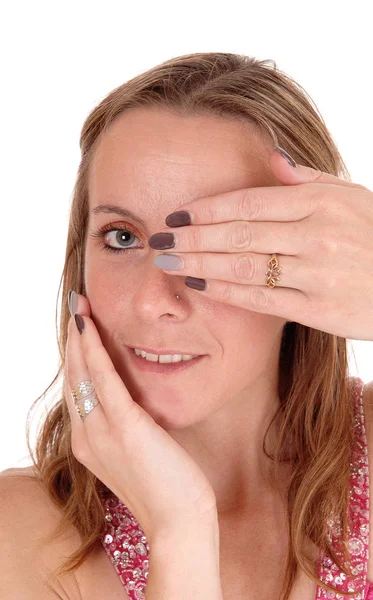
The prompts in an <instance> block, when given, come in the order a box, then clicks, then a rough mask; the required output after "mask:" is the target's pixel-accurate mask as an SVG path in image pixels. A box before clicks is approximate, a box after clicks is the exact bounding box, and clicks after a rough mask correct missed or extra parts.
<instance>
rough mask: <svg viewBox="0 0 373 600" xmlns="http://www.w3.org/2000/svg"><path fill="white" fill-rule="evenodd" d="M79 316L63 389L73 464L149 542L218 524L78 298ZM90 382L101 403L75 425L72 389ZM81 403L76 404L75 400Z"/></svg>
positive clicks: (198, 477) (188, 465) (179, 451)
mask: <svg viewBox="0 0 373 600" xmlns="http://www.w3.org/2000/svg"><path fill="white" fill-rule="evenodd" d="M77 299H78V306H77V308H76V312H77V313H78V314H80V315H81V316H82V317H83V318H84V331H83V332H82V334H80V333H79V331H78V328H77V326H76V323H75V319H74V318H73V317H72V318H71V319H70V321H69V326H68V340H67V348H66V363H65V379H64V391H65V399H66V402H67V406H68V409H69V413H70V418H71V446H72V452H73V454H74V456H75V458H76V459H77V460H78V461H79V462H80V463H82V464H83V465H84V466H85V467H87V469H89V470H90V471H91V472H92V473H94V475H96V477H98V479H100V480H101V481H102V482H103V483H104V484H105V485H106V486H107V487H108V488H109V489H110V490H111V491H112V492H113V493H114V494H115V495H116V496H117V497H118V498H119V499H120V500H122V502H123V503H124V504H125V505H126V506H127V507H128V508H129V510H130V511H131V512H132V514H133V515H134V516H135V518H136V519H137V521H138V522H139V524H140V525H141V527H142V529H143V531H144V533H145V535H146V536H147V537H148V539H149V540H150V539H151V538H152V536H153V535H155V534H158V533H162V532H166V531H168V530H176V529H177V528H178V527H180V526H182V527H184V528H185V526H188V523H189V524H193V525H194V526H195V525H196V524H197V525H198V524H201V523H207V524H208V523H209V522H211V523H215V522H217V512H216V497H215V494H214V491H213V488H212V486H211V484H210V483H209V481H208V479H207V478H206V476H205V474H204V473H203V471H202V470H201V469H200V467H199V466H198V465H197V464H196V463H195V462H194V460H193V459H192V458H191V457H190V455H189V454H188V453H187V452H186V451H185V450H184V449H183V448H182V447H181V446H180V445H179V444H178V443H177V442H176V441H175V440H174V439H173V438H172V437H171V436H170V435H169V434H168V433H167V432H166V431H165V430H164V429H163V428H162V427H160V426H159V425H158V424H157V423H156V422H155V421H154V419H153V418H152V417H151V416H150V415H149V414H148V413H147V412H146V411H145V410H144V409H143V408H141V406H139V405H138V404H137V403H136V402H134V401H133V399H132V398H131V396H130V394H129V392H128V390H127V388H126V386H125V385H124V383H123V380H122V379H121V377H120V376H119V374H118V373H117V371H116V370H115V368H114V365H113V363H112V361H111V359H110V357H109V354H108V353H107V351H106V349H105V347H104V346H103V344H102V341H101V338H100V336H99V333H98V331H97V328H96V326H95V324H94V322H93V320H92V319H91V318H90V315H91V311H90V305H89V302H88V300H87V298H86V297H85V296H83V295H81V294H78V295H77ZM86 380H90V381H92V382H93V385H94V387H95V391H96V395H97V397H98V399H99V401H100V404H99V405H98V406H96V407H95V408H93V410H92V411H91V412H90V413H89V414H88V415H86V416H85V419H84V422H83V421H82V420H81V419H80V417H79V415H78V413H77V410H76V407H75V405H74V400H73V398H72V395H71V390H72V389H73V388H74V387H76V386H77V385H78V383H80V382H82V381H86ZM80 404H81V402H80Z"/></svg>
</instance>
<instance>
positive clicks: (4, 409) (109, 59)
mask: <svg viewBox="0 0 373 600" xmlns="http://www.w3.org/2000/svg"><path fill="white" fill-rule="evenodd" d="M346 6H347V8H348V12H344V9H343V5H342V4H341V3H339V2H338V3H337V2H334V1H329V2H325V1H324V2H319V1H314V2H312V3H311V4H310V3H300V2H278V1H276V2H274V1H272V2H269V1H268V0H267V2H263V3H262V2H257V3H251V2H249V1H247V0H246V2H237V1H231V2H221V3H219V2H210V1H204V2H188V3H178V2H172V3H171V2H170V3H165V2H163V3H162V2H161V3H155V2H148V3H146V2H141V3H140V2H138V3H135V2H128V1H123V2H114V1H112V0H105V2H96V3H95V2H93V1H92V0H90V1H88V0H86V1H79V0H76V1H74V2H63V3H62V2H61V3H56V2H53V1H52V2H51V1H48V2H47V1H44V2H41V1H38V0H33V1H32V2H29V1H26V0H25V1H23V2H17V1H16V0H12V1H11V2H10V1H9V2H3V3H2V5H1V9H0V52H1V53H0V56H1V58H0V60H1V94H0V108H1V144H0V152H1V180H0V181H1V248H0V256H1V271H0V273H1V299H0V302H1V307H0V308H1V313H0V314H1V349H2V352H1V361H0V365H1V380H0V381H1V415H0V470H3V469H5V468H8V467H12V466H23V465H27V464H30V460H28V459H27V454H28V452H27V447H26V442H25V423H26V414H27V411H28V410H29V408H30V406H31V404H32V403H33V401H34V400H35V399H36V398H37V397H38V396H39V395H40V394H41V393H42V392H43V391H44V389H45V388H46V387H47V386H48V385H49V383H50V382H51V381H52V379H53V378H54V375H55V373H56V370H57V364H58V352H57V342H56V332H55V310H56V299H57V290H58V285H59V280H60V276H61V272H62V267H63V261H64V253H65V243H66V236H67V222H68V215H69V208H70V201H71V194H72V189H73V185H74V180H75V175H76V170H77V167H78V164H79V158H80V154H79V145H78V139H79V134H80V129H81V127H82V125H83V121H84V119H85V118H86V116H87V115H88V113H89V112H90V110H91V109H92V108H93V107H94V106H95V105H96V104H97V103H98V102H99V101H100V100H101V99H102V98H103V97H104V96H105V95H106V94H107V93H108V92H110V91H111V90H112V89H114V88H115V87H117V86H118V85H120V84H122V83H123V82H124V81H127V80H128V79H130V78H132V77H134V76H135V75H137V74H139V73H140V72H144V71H146V70H147V69H149V68H151V67H153V66H155V65H157V64H159V63H160V62H162V61H164V60H167V59H169V58H172V57H174V56H179V55H182V54H187V53H191V52H211V51H219V52H235V53H239V54H247V55H251V56H255V57H257V58H259V59H274V60H275V61H276V63H277V66H278V67H279V68H280V69H281V70H283V71H285V72H286V73H288V74H289V75H290V76H291V77H293V78H294V79H295V80H296V81H298V83H300V84H301V85H302V86H303V87H304V88H305V90H306V91H307V92H308V93H309V94H310V96H311V97H312V98H313V100H314V101H315V102H316V104H317V106H318V108H319V110H320V111H321V114H322V115H323V118H324V119H325V122H326V124H327V127H328V128H329V131H330V132H331V134H332V136H333V138H334V140H335V142H336V143H337V145H338V147H339V150H340V151H341V153H342V156H343V158H344V160H345V161H346V164H347V167H348V169H349V170H350V173H351V176H352V180H353V181H355V182H356V183H360V184H362V185H365V186H366V187H368V188H369V189H371V190H373V169H372V164H373V163H372V154H373V152H372V138H373V119H372V106H373V100H372V63H373V60H372V59H373V48H372V37H371V35H372V34H371V19H370V17H369V10H371V2H370V1H369V0H366V1H364V2H363V1H356V0H355V2H353V3H352V4H347V5H346ZM372 210H373V208H372ZM367 268H368V269H372V265H371V264H370V265H367ZM350 346H351V348H352V349H353V351H354V353H355V356H356V363H355V360H354V357H353V356H351V367H350V370H351V374H353V375H358V376H360V377H361V378H362V379H363V380H364V381H365V382H367V381H370V380H371V379H373V360H372V359H373V343H372V342H370V341H369V342H367V341H365V342H360V341H353V342H350ZM35 418H36V417H35Z"/></svg>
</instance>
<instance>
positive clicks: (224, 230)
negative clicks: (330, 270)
mask: <svg viewBox="0 0 373 600" xmlns="http://www.w3.org/2000/svg"><path fill="white" fill-rule="evenodd" d="M306 227H307V222H306V221H297V222H291V223H276V222H271V223H254V222H249V221H232V222H231V223H217V224H214V225H193V227H183V228H180V229H176V230H170V231H168V232H167V233H168V234H172V235H173V236H174V245H173V246H172V248H164V249H162V252H165V253H167V254H174V253H175V252H208V251H210V252H225V253H230V252H232V253H237V252H259V253H262V254H268V251H269V249H270V250H271V252H277V253H279V254H287V255H289V256H295V255H299V254H301V252H302V251H303V250H304V245H305V241H304V240H305V234H306V233H307V234H310V231H306ZM155 235H157V234H155ZM152 237H153V236H151V238H152ZM151 238H149V245H150V246H151V247H153V248H154V245H152V244H153V242H152V239H151ZM154 249H156V250H158V249H159V248H154ZM181 258H184V256H183V257H181ZM158 260H159V259H158ZM154 264H156V265H157V263H156V262H155V263H154ZM159 264H160V263H159Z"/></svg>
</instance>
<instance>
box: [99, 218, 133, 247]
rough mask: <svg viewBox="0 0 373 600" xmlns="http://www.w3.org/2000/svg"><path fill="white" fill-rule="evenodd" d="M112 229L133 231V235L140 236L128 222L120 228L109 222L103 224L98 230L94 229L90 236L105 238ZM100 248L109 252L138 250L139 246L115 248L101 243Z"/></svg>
mask: <svg viewBox="0 0 373 600" xmlns="http://www.w3.org/2000/svg"><path fill="white" fill-rule="evenodd" d="M111 231H128V232H129V233H132V235H134V236H135V237H138V236H137V235H136V233H135V232H134V231H133V230H132V229H131V227H130V226H129V225H128V224H127V223H126V225H125V227H124V228H119V227H113V225H111V224H108V225H103V226H102V227H99V229H97V231H92V232H91V234H90V237H92V238H100V239H102V238H104V237H105V234H106V233H108V232H111ZM100 247H101V248H100V249H101V250H106V251H107V252H115V253H117V252H126V251H127V250H137V248H113V247H112V246H108V245H107V244H105V243H104V244H100Z"/></svg>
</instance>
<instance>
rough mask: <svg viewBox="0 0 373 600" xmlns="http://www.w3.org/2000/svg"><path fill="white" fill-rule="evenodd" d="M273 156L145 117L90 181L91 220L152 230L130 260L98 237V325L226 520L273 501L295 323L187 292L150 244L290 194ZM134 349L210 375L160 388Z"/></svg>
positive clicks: (91, 255)
mask: <svg viewBox="0 0 373 600" xmlns="http://www.w3.org/2000/svg"><path fill="white" fill-rule="evenodd" d="M271 152H272V144H271V141H270V140H269V139H267V138H265V137H264V135H263V134H261V133H258V131H257V130H255V129H254V127H251V126H245V125H244V124H242V123H240V122H235V121H233V120H226V119H224V120H223V119H221V118H218V117H212V116H211V117H205V116H204V117H181V116H178V115H174V114H172V113H170V112H167V111H165V110H161V109H155V108H152V109H145V108H141V109H140V108H139V109H132V110H130V111H128V112H127V113H125V114H123V115H121V116H120V117H119V118H118V119H117V120H116V121H115V122H114V123H113V124H112V125H111V127H110V129H109V130H108V131H107V132H106V133H105V135H104V136H103V137H102V139H101V141H100V143H99V146H98V148H97V153H96V156H95V159H94V162H93V164H92V168H91V171H90V176H89V203H90V208H93V207H95V206H97V205H98V204H105V203H107V204H108V203H112V204H117V205H120V206H122V207H124V208H129V209H130V210H132V211H133V212H135V213H136V214H137V215H138V216H139V217H141V218H142V219H143V220H144V221H145V223H146V229H144V228H141V227H139V226H138V225H137V224H136V223H135V222H132V221H130V220H129V219H127V220H126V221H127V222H128V224H129V225H131V226H132V229H134V231H135V232H137V233H135V235H136V236H138V239H136V238H135V237H133V236H132V241H130V242H129V244H130V245H132V246H136V245H137V246H139V247H138V248H137V249H131V250H128V251H127V252H125V253H118V254H112V253H109V252H105V251H104V250H100V249H99V246H98V241H97V238H92V237H88V239H87V246H86V255H85V286H86V293H87V298H88V299H89V301H90V304H91V309H92V316H93V319H94V321H95V323H96V326H97V328H98V331H99V333H100V335H101V338H102V340H103V343H104V345H105V347H106V348H107V350H108V352H109V354H110V356H111V358H112V360H113V362H114V365H115V367H116V369H117V371H118V373H119V374H120V376H121V377H122V379H123V381H124V383H125V384H126V387H127V388H128V390H129V392H130V394H131V396H132V398H133V399H134V401H136V402H138V403H139V404H140V405H141V406H142V407H143V408H144V409H145V410H146V411H147V412H148V413H149V414H150V415H151V416H152V417H153V418H154V419H155V420H156V422H157V423H159V424H160V425H161V426H162V427H163V428H164V429H166V430H167V431H168V432H169V433H170V435H172V437H174V439H176V440H177V441H178V442H179V443H180V444H181V445H182V446H183V447H184V448H185V449H186V450H187V451H188V452H189V453H190V454H191V455H192V456H193V457H194V458H195V460H196V461H197V462H198V463H199V464H200V465H201V466H202V467H203V469H204V471H205V473H206V475H207V476H208V478H209V480H210V481H211V483H212V485H213V487H214V489H215V492H216V497H217V503H218V507H219V508H221V509H222V510H223V509H227V510H228V509H230V507H234V506H238V505H240V506H241V507H245V506H249V505H250V504H251V503H252V502H253V501H254V499H255V498H257V496H258V495H259V494H260V493H261V492H262V491H263V490H267V489H268V482H267V477H269V473H270V464H269V463H270V461H269V460H268V459H267V457H265V455H264V454H263V452H262V439H263V436H264V433H265V430H266V428H267V425H268V423H269V421H270V419H271V417H272V416H273V413H274V411H275V409H276V407H277V403H278V394H277V381H278V360H279V351H280V343H281V336H282V332H283V328H284V326H285V324H286V320H285V319H282V318H279V317H276V316H273V315H265V314H259V313H255V312H251V311H249V310H246V309H242V308H237V307H233V306H229V305H224V304H223V303H219V302H216V301H214V300H211V299H209V298H208V296H207V295H204V293H203V292H196V291H194V290H191V289H189V288H187V287H186V286H185V285H184V275H183V276H181V277H180V276H177V275H169V274H167V273H166V272H164V271H162V270H160V269H157V268H156V267H155V266H154V265H153V259H154V256H155V255H156V254H157V251H155V250H152V249H151V248H150V247H149V246H148V244H147V240H148V239H149V237H150V236H151V235H152V234H153V233H157V232H160V231H166V230H167V226H166V225H165V218H166V216H167V215H168V214H169V213H171V212H173V211H175V210H177V209H178V208H179V207H181V206H182V205H183V204H185V203H186V202H189V201H191V200H194V199H195V198H199V197H204V196H210V195H213V194H218V193H223V192H227V191H230V190H237V189H242V188H246V187H257V186H269V185H279V182H278V181H277V180H276V179H275V178H274V176H273V174H272V173H271V172H270V168H269V166H268V165H267V161H268V157H269V156H270V154H271ZM126 221H124V220H123V218H122V217H120V216H118V215H114V214H99V215H92V214H90V218H89V229H90V230H91V229H95V230H96V229H98V227H100V226H103V225H105V224H113V229H114V228H115V227H118V229H124V228H125V223H126ZM114 235H115V234H114ZM111 236H112V237H111V239H110V243H112V242H113V239H114V238H113V234H111ZM100 242H102V243H103V242H104V240H103V239H102V240H100ZM114 245H115V246H117V243H115V242H114ZM263 279H264V272H263ZM175 294H179V296H180V300H176V299H175ZM124 344H128V345H136V346H140V347H141V346H149V347H158V346H166V347H167V346H170V347H174V348H180V349H185V350H187V351H190V353H192V354H208V355H209V356H208V357H207V358H206V359H205V360H204V361H203V366H196V367H192V368H191V369H190V370H187V371H185V372H184V373H182V374H179V375H171V376H163V375H161V376H159V375H156V374H153V373H143V372H141V371H137V370H135V369H134V368H132V367H130V365H129V361H128V355H127V350H126V349H125V348H124V347H123V346H124ZM271 440H272V438H271V436H269V437H268V443H270V442H271ZM268 447H269V448H271V446H267V448H268Z"/></svg>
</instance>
